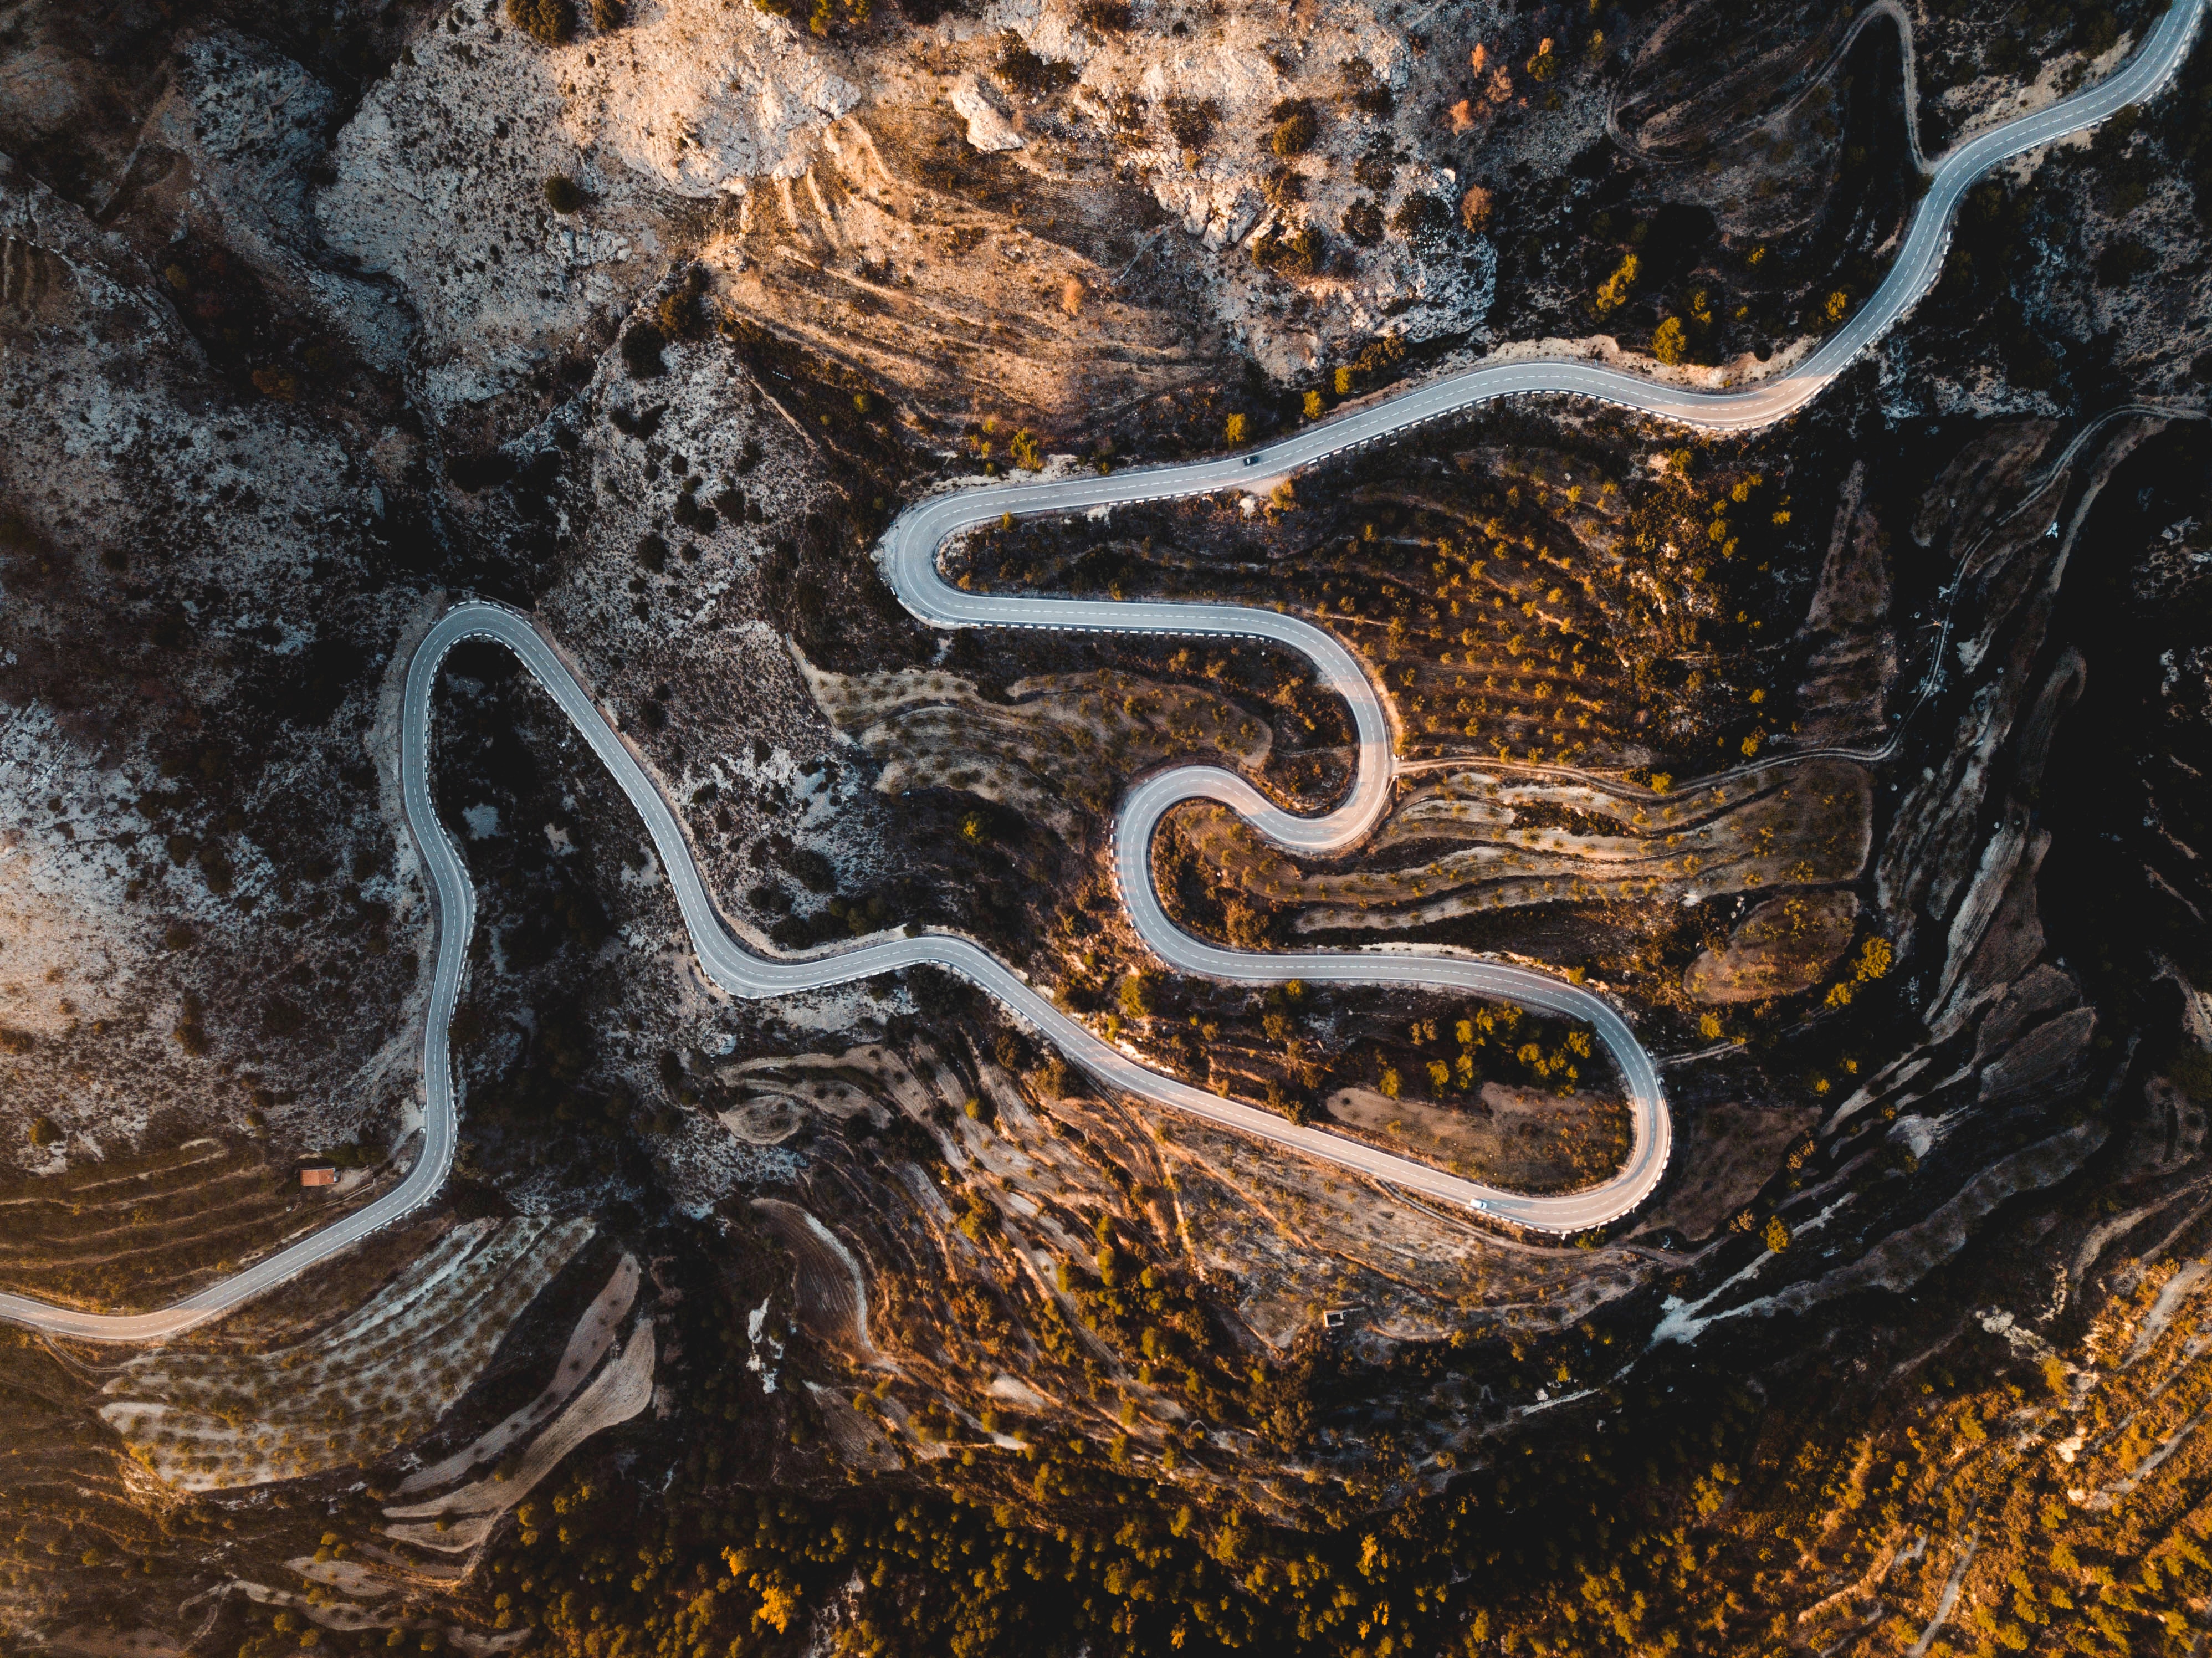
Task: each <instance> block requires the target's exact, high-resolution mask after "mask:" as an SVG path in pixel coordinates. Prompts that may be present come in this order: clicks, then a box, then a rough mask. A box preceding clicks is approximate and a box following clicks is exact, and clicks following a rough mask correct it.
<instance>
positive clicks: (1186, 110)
mask: <svg viewBox="0 0 2212 1658" xmlns="http://www.w3.org/2000/svg"><path fill="white" fill-rule="evenodd" d="M1167 118H1168V131H1170V133H1172V134H1173V135H1174V136H1175V141H1176V143H1179V144H1181V145H1182V147H1183V148H1184V149H1205V148H1206V141H1207V140H1208V139H1210V138H1212V137H1213V128H1214V125H1215V123H1217V122H1218V121H1219V120H1220V119H1221V106H1219V105H1218V104H1217V103H1215V102H1214V101H1213V100H1212V99H1211V98H1196V99H1193V98H1170V99H1169V100H1168V101H1167Z"/></svg>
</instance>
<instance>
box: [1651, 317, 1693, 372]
mask: <svg viewBox="0 0 2212 1658" xmlns="http://www.w3.org/2000/svg"><path fill="white" fill-rule="evenodd" d="M1688 344H1689V342H1688V341H1687V339H1686V338H1685V337H1684V336H1683V333H1682V319H1680V317H1669V318H1668V319H1667V320H1666V321H1664V322H1662V323H1661V324H1660V325H1659V327H1658V331H1656V333H1654V334H1653V335H1652V336H1651V355H1653V356H1655V357H1656V358H1658V359H1659V361H1662V362H1663V363H1666V364H1668V365H1669V366H1670V367H1671V366H1672V365H1674V364H1675V363H1678V362H1680V361H1682V353H1683V352H1684V351H1685V350H1686V349H1687V348H1688Z"/></svg>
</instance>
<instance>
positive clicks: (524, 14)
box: [507, 0, 576, 46]
mask: <svg viewBox="0 0 2212 1658" xmlns="http://www.w3.org/2000/svg"><path fill="white" fill-rule="evenodd" d="M507 21H508V22H510V23H512V24H513V25H514V26H515V27H517V28H519V29H520V30H521V31H522V32H523V33H525V34H526V35H528V36H529V37H530V38H531V39H533V40H536V41H538V43H539V44H541V45H544V46H560V45H562V43H563V42H565V41H566V40H567V39H568V37H569V36H570V35H572V34H574V33H575V32H576V9H575V8H574V6H572V5H570V4H569V3H568V0H507Z"/></svg>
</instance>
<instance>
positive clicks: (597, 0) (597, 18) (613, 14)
mask: <svg viewBox="0 0 2212 1658" xmlns="http://www.w3.org/2000/svg"><path fill="white" fill-rule="evenodd" d="M628 21H629V11H628V9H625V8H624V6H623V0H592V27H593V28H595V29H597V30H599V33H602V34H610V33H613V32H614V31H615V30H617V29H618V28H620V27H622V26H623V24H624V23H627V22H628Z"/></svg>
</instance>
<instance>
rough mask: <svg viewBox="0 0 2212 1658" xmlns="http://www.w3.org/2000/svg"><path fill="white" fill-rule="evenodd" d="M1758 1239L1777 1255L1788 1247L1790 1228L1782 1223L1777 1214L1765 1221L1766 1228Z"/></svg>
mask: <svg viewBox="0 0 2212 1658" xmlns="http://www.w3.org/2000/svg"><path fill="white" fill-rule="evenodd" d="M1759 1241H1760V1242H1763V1243H1765V1245H1766V1247H1767V1248H1770V1249H1771V1250H1772V1251H1773V1252H1774V1253H1775V1254H1781V1253H1782V1252H1783V1251H1784V1249H1787V1248H1789V1247H1790V1229H1789V1228H1788V1227H1787V1226H1785V1225H1784V1224H1783V1223H1782V1217H1781V1216H1779V1215H1777V1216H1775V1217H1774V1218H1773V1219H1771V1220H1770V1221H1768V1222H1767V1223H1766V1230H1765V1232H1764V1233H1763V1234H1761V1236H1760V1240H1759Z"/></svg>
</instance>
